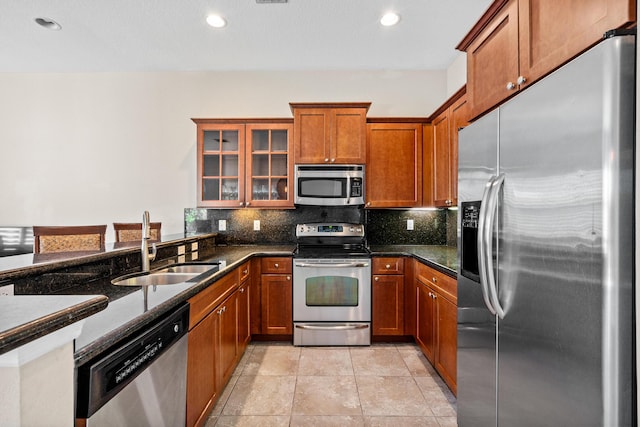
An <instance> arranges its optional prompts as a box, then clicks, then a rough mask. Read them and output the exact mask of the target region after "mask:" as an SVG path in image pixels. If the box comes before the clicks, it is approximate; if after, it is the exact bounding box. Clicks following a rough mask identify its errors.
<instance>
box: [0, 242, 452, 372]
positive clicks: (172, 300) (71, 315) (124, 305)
mask: <svg viewBox="0 0 640 427" xmlns="http://www.w3.org/2000/svg"><path fill="white" fill-rule="evenodd" d="M294 249H295V245H294V244H284V245H234V246H216V247H215V250H214V253H213V254H211V255H210V256H208V257H207V258H203V259H200V260H198V261H200V262H219V263H220V269H219V271H217V272H213V273H210V274H207V273H204V274H202V275H200V276H197V278H196V280H195V281H192V282H186V283H182V284H176V285H171V286H157V287H156V288H155V289H153V287H149V288H148V289H147V290H146V292H145V291H144V290H143V288H142V287H123V286H114V285H112V284H111V283H110V281H109V280H106V279H105V280H98V281H95V282H90V283H87V284H82V285H78V286H75V287H71V288H68V289H66V290H65V291H64V294H65V295H60V294H56V295H42V296H16V297H7V298H6V300H4V298H0V303H3V304H4V305H5V306H6V307H9V306H11V307H12V308H11V309H10V311H20V310H22V311H24V312H26V313H28V314H29V315H30V316H31V320H29V319H25V320H24V321H20V320H17V321H14V324H15V325H14V326H15V327H14V326H11V325H10V323H9V321H8V320H7V319H5V317H4V316H5V312H8V310H6V309H3V305H0V309H2V315H1V316H0V325H1V327H0V329H1V330H0V354H2V352H5V351H9V350H10V349H11V348H15V347H16V346H19V345H21V343H25V342H28V341H29V340H32V339H35V338H37V337H38V336H42V335H45V334H47V333H49V332H51V331H53V330H55V329H56V328H60V327H62V326H64V322H63V321H62V318H65V319H67V321H68V322H69V323H73V322H75V321H77V320H80V319H83V318H86V319H85V320H84V325H83V328H82V332H81V333H80V336H79V337H78V338H77V339H76V351H75V362H76V364H77V365H81V364H83V363H85V362H86V361H88V360H90V359H91V358H93V357H95V356H97V355H98V354H100V353H101V352H102V351H104V350H106V349H107V348H109V347H111V346H112V345H114V344H116V343H117V342H119V341H120V340H122V339H123V338H125V337H127V336H128V335H130V334H132V333H135V332H136V331H138V330H140V329H141V328H142V327H144V326H145V325H147V324H149V323H153V322H154V321H156V320H157V319H159V318H161V317H162V316H164V314H165V313H167V312H168V311H170V310H172V309H173V308H175V307H177V306H178V305H180V304H182V303H184V302H185V301H187V300H188V299H189V298H191V297H192V296H194V295H196V294H197V293H199V292H200V291H202V290H203V289H205V288H207V287H208V286H211V285H212V284H213V283H215V282H216V281H217V280H218V279H220V278H221V277H223V276H225V275H226V274H227V273H229V272H230V271H232V270H233V269H235V268H236V267H237V266H239V265H240V264H242V263H243V262H245V261H247V260H248V259H250V258H251V257H253V256H291V255H292V254H293V251H294ZM371 250H372V253H373V256H400V255H403V256H411V257H413V258H416V259H418V260H420V261H422V262H425V263H427V264H429V265H431V266H433V267H435V268H437V269H439V270H441V271H443V272H444V273H445V274H449V275H451V276H453V277H455V274H456V269H457V252H456V248H454V247H447V246H424V245H375V246H372V247H371ZM96 294H101V295H99V296H96ZM22 298H24V300H23V301H25V304H26V301H27V299H32V298H33V301H36V300H38V301H41V302H40V303H41V304H42V308H41V309H40V310H43V311H38V309H37V308H36V309H35V310H31V309H29V310H25V309H24V306H23V308H22V309H20V308H17V307H19V306H20V303H19V299H22ZM74 298H75V299H74ZM107 299H108V305H107ZM2 300H4V301H2ZM55 301H60V303H61V304H62V301H66V303H67V304H68V305H67V306H64V307H62V306H61V307H60V308H59V309H56V304H57V303H56V302H55ZM16 303H17V304H16ZM40 303H39V304H40ZM30 307H31V306H30ZM34 307H35V305H34ZM44 307H48V308H44ZM52 312H53V313H54V314H51V313H52ZM76 312H77V313H76ZM38 313H40V317H39V314H38ZM92 314H93V315H92ZM50 316H53V317H50ZM87 316H90V317H87ZM36 319H39V320H36ZM34 322H35V323H34ZM7 325H9V327H7ZM16 327H17V328H18V329H16ZM11 345H12V346H13V347H9V346H11Z"/></svg>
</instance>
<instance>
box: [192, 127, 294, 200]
mask: <svg viewBox="0 0 640 427" xmlns="http://www.w3.org/2000/svg"><path fill="white" fill-rule="evenodd" d="M193 121H194V122H195V123H196V124H197V126H198V150H197V156H198V206H199V207H217V208H238V207H273V208H277V207H285V208H286V207H293V193H292V192H290V191H289V187H290V186H291V182H290V178H291V176H292V174H293V159H292V156H291V150H290V148H291V135H292V133H293V124H292V122H291V120H290V119H282V120H275V119H274V120H261V121H260V122H254V121H247V120H243V119H193Z"/></svg>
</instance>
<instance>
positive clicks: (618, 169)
mask: <svg viewBox="0 0 640 427" xmlns="http://www.w3.org/2000/svg"><path fill="white" fill-rule="evenodd" d="M634 122H635V36H633V35H610V36H609V37H608V38H606V39H605V40H603V41H602V42H600V43H599V44H598V45H596V46H595V47H593V48H591V49H590V50H588V51H587V52H585V53H584V54H582V55H581V56H579V57H577V58H576V59H574V60H572V61H571V62H569V63H568V64H566V65H564V66H563V67H561V68H560V69H558V70H556V71H555V72H553V73H552V74H550V75H549V76H547V77H545V78H544V79H542V80H541V81H539V82H536V83H535V84H533V85H532V86H531V87H530V88H528V89H527V90H525V91H523V92H522V93H521V94H518V95H517V96H515V97H514V98H512V99H511V100H510V101H508V102H507V103H505V104H504V105H503V106H500V107H499V108H497V109H496V110H494V111H492V112H491V113H489V114H487V115H486V116H483V117H482V118H480V119H478V120H477V121H475V122H473V123H472V124H471V125H469V126H468V127H467V128H465V129H463V130H461V131H460V137H459V187H458V188H459V190H458V191H459V196H458V199H459V204H458V261H459V263H458V264H459V267H458V378H457V387H458V396H457V398H458V400H457V407H458V424H459V426H461V427H466V426H472V427H483V426H501V427H507V426H517V427H526V426H554V427H557V426H563V427H565V426H580V427H584V426H631V425H635V424H636V414H635V412H636V411H635V405H636V403H635V402H636V396H635V385H636V372H635V350H634V349H635V322H634V319H635V315H634V313H635V308H634V254H633V253H634V243H633V242H634V233H635V230H634V187H633V183H634V145H635V137H634V131H635V129H634Z"/></svg>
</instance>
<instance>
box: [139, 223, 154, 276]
mask: <svg viewBox="0 0 640 427" xmlns="http://www.w3.org/2000/svg"><path fill="white" fill-rule="evenodd" d="M150 238H151V221H150V220H149V211H144V213H143V214H142V247H141V248H140V252H141V255H142V271H149V270H150V269H151V261H153V260H154V259H156V253H157V250H156V244H155V243H153V244H152V246H151V247H152V250H151V253H149V239H150Z"/></svg>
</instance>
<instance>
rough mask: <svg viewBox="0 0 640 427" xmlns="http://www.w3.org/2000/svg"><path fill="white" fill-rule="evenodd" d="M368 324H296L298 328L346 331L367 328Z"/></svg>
mask: <svg viewBox="0 0 640 427" xmlns="http://www.w3.org/2000/svg"><path fill="white" fill-rule="evenodd" d="M368 327H369V325H364V324H358V325H333V326H319V325H296V328H298V329H313V330H319V331H348V330H352V329H367V328H368Z"/></svg>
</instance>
